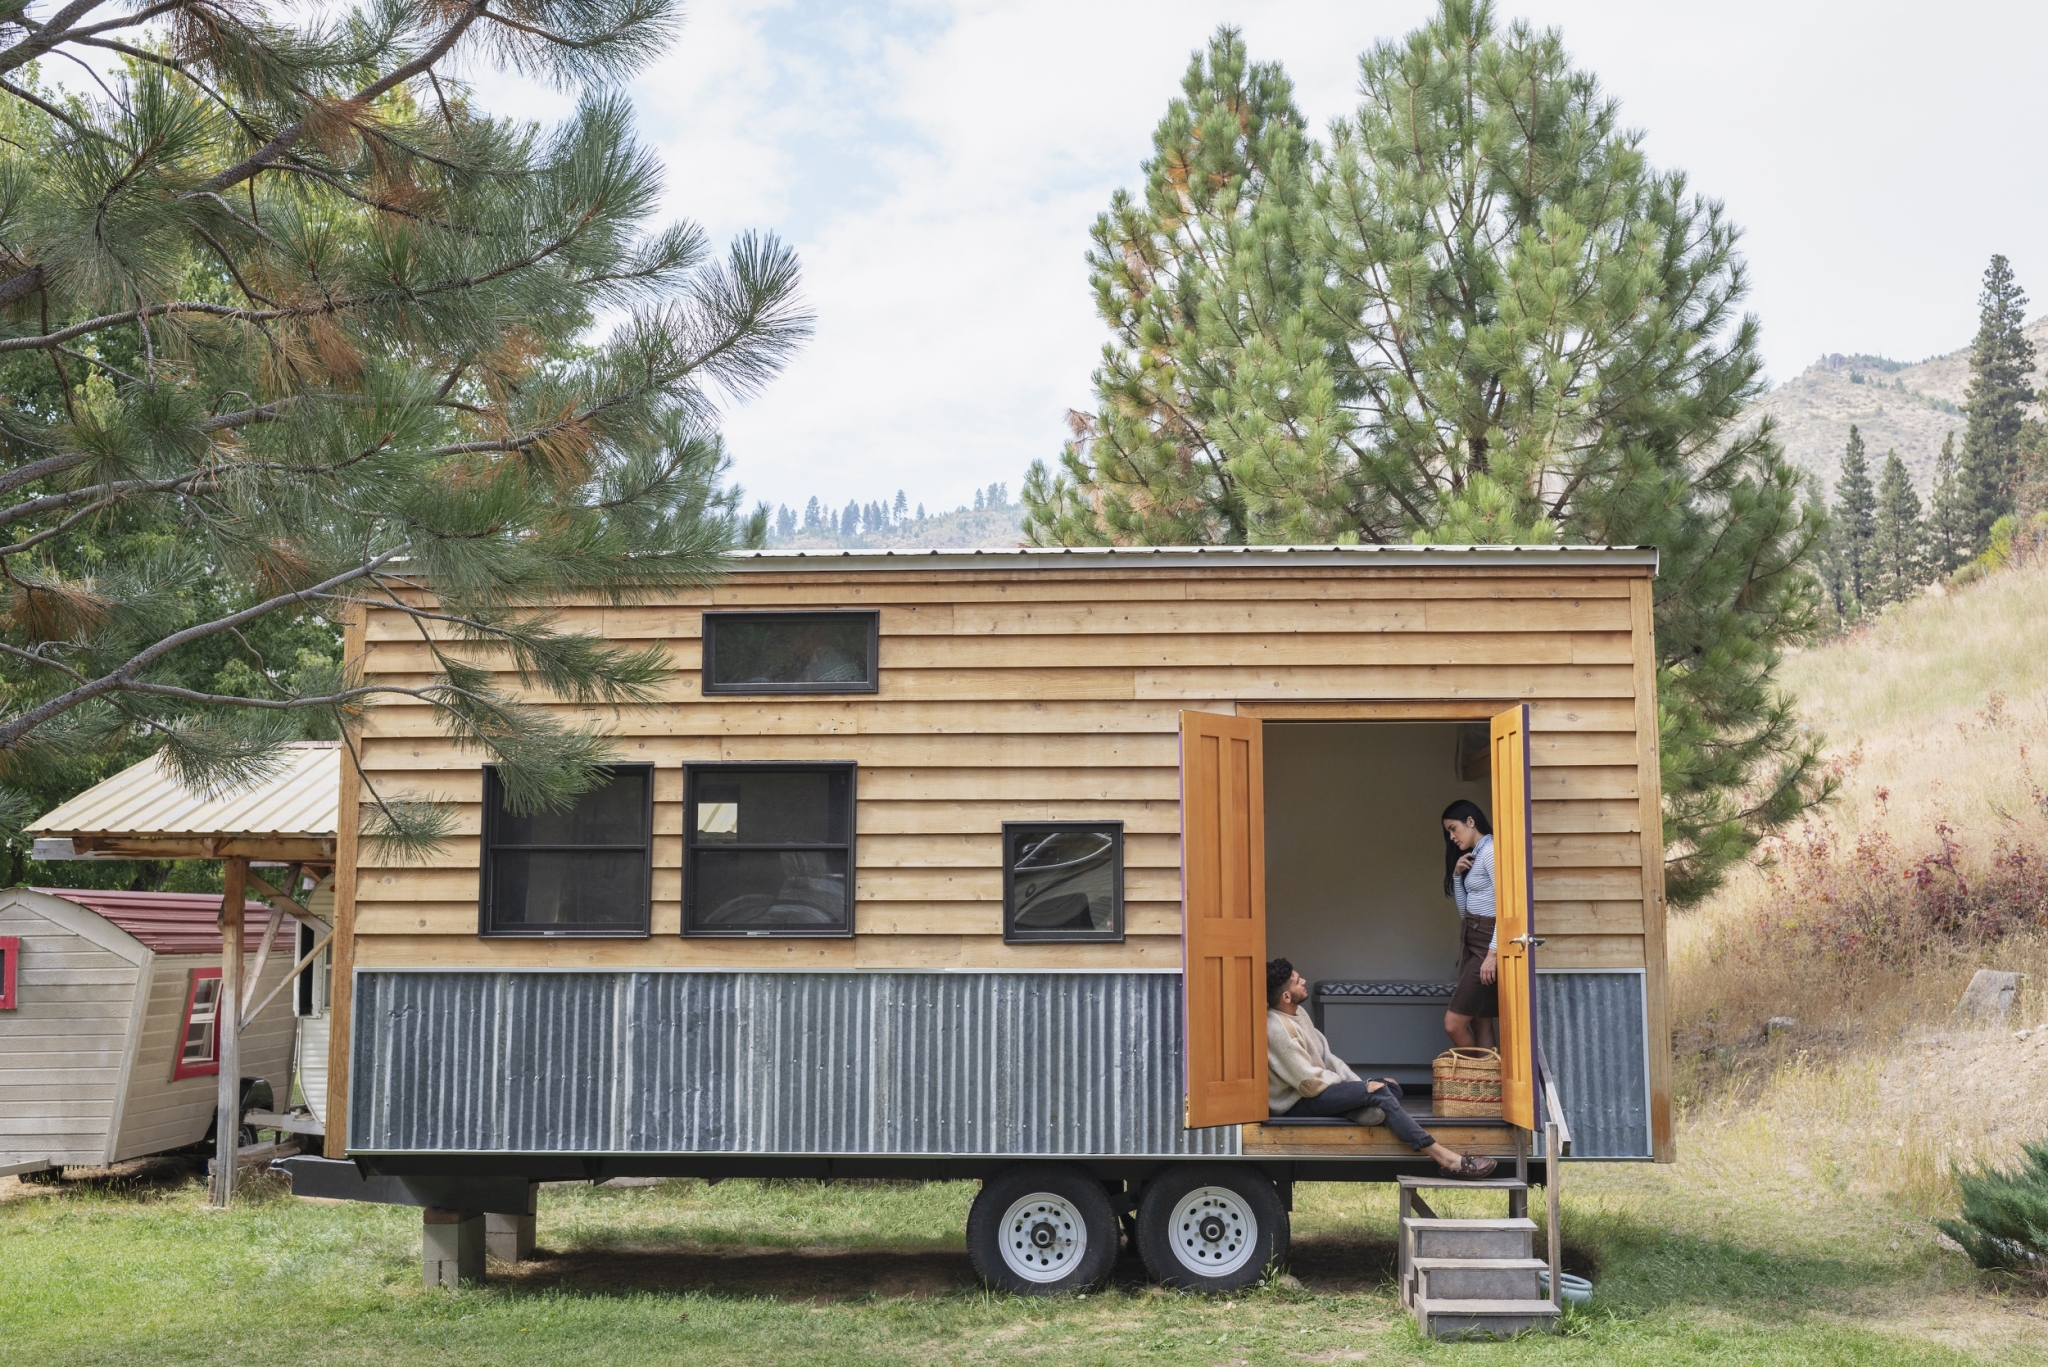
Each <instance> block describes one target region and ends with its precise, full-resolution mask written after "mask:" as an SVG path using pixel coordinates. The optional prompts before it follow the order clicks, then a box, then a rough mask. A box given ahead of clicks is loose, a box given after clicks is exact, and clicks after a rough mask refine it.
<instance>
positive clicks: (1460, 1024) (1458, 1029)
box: [1444, 1011, 1476, 1049]
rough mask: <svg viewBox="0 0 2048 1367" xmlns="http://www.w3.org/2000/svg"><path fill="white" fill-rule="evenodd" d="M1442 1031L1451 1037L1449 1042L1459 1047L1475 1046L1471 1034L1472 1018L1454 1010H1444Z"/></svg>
mask: <svg viewBox="0 0 2048 1367" xmlns="http://www.w3.org/2000/svg"><path fill="white" fill-rule="evenodd" d="M1444 1033H1445V1034H1446V1035H1449V1036H1450V1037H1451V1043H1452V1044H1454V1045H1456V1046H1457V1047H1458V1048H1460V1049H1471V1048H1475V1047H1476V1045H1475V1044H1474V1038H1473V1034H1472V1018H1471V1017H1470V1016H1461V1015H1459V1014H1458V1013H1457V1012H1455V1011H1446V1012H1444Z"/></svg>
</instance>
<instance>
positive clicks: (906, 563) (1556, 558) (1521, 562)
mask: <svg viewBox="0 0 2048 1367" xmlns="http://www.w3.org/2000/svg"><path fill="white" fill-rule="evenodd" d="M1368 564H1377V565H1378V566H1380V567H1384V568H1390V569H1391V568H1397V567H1398V568H1402V569H1413V568H1421V567H1424V566H1428V567H1431V568H1435V567H1437V566H1444V567H1451V566H1458V565H1463V566H1467V567H1470V568H1475V569H1476V568H1492V569H1506V568H1517V569H1520V568H1534V567H1543V568H1553V569H1564V568H1583V567H1589V566H1636V567H1640V568H1646V569H1648V570H1649V571H1650V572H1651V573H1652V574H1654V573H1656V571H1657V548H1656V547H1655V546H1002V547H989V548H985V549H973V548H961V549H956V550H843V551H841V550H815V551H803V550H786V549H785V550H765V551H735V552H733V554H732V556H731V558H730V562H729V564H728V568H729V569H731V570H732V571H734V572H735V573H741V574H744V573H747V572H749V571H753V572H762V571H769V572H778V571H779V572H788V571H790V570H806V569H816V570H824V569H839V570H849V569H857V570H932V569H1022V570H1032V569H1042V570H1049V569H1053V568H1056V567H1058V568H1066V569H1110V568H1115V569H1190V568H1194V567H1197V566H1201V567H1215V568H1225V567H1229V568H1248V567H1265V568H1288V569H1299V568H1304V567H1311V566H1338V565H1343V566H1353V567H1355V566H1363V565H1368Z"/></svg>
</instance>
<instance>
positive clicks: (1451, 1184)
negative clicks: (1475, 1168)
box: [1400, 1177, 1529, 1191]
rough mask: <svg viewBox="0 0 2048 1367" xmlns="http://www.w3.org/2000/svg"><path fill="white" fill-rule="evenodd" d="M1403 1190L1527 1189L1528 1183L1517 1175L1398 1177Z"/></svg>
mask: <svg viewBox="0 0 2048 1367" xmlns="http://www.w3.org/2000/svg"><path fill="white" fill-rule="evenodd" d="M1400 1182H1401V1186H1402V1188H1403V1189H1404V1190H1407V1191H1414V1190H1416V1189H1417V1188H1422V1187H1426V1188H1428V1189H1429V1190H1431V1191H1437V1190H1442V1191H1453V1190H1456V1189H1457V1188H1459V1187H1471V1188H1472V1189H1473V1190H1475V1191H1527V1190H1528V1189H1529V1184H1528V1183H1527V1182H1524V1181H1523V1180H1522V1179H1521V1178H1519V1177H1476V1178H1472V1179H1471V1180H1469V1181H1468V1180H1467V1179H1465V1178H1462V1177H1403V1178H1401V1179H1400Z"/></svg>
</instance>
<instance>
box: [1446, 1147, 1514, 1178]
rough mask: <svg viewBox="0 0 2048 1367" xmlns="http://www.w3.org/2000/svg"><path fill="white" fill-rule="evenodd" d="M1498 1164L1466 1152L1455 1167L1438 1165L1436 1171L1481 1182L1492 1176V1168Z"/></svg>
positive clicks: (1448, 1175)
mask: <svg viewBox="0 0 2048 1367" xmlns="http://www.w3.org/2000/svg"><path fill="white" fill-rule="evenodd" d="M1499 1166H1500V1164H1499V1163H1498V1162H1496V1161H1494V1160H1493V1159H1491V1158H1483V1157H1481V1156H1480V1155H1478V1154H1476V1153H1468V1154H1466V1155H1465V1156H1464V1157H1463V1158H1462V1159H1460V1160H1459V1161H1458V1166H1457V1167H1455V1168H1441V1167H1440V1168H1438V1169H1437V1171H1438V1172H1440V1173H1442V1174H1443V1175H1444V1176H1445V1177H1458V1178H1462V1179H1464V1180H1465V1181H1468V1182H1481V1181H1484V1180H1486V1179H1487V1178H1489V1177H1491V1176H1493V1170H1494V1169H1495V1168H1498V1167H1499Z"/></svg>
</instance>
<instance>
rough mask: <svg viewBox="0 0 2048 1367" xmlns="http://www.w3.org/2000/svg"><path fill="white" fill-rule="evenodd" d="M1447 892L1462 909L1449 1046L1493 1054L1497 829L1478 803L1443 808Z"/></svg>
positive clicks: (1497, 1003)
mask: <svg viewBox="0 0 2048 1367" xmlns="http://www.w3.org/2000/svg"><path fill="white" fill-rule="evenodd" d="M1443 823H1444V891H1445V892H1446V893H1448V894H1450V896H1451V897H1452V898H1454V899H1455V900H1456V901H1457V903H1458V943H1459V946H1460V951H1459V955H1458V987H1457V990H1456V991H1455V992H1453V993H1452V994H1451V1005H1450V1009H1448V1010H1447V1011H1445V1012H1444V1033H1445V1034H1448V1035H1449V1036H1450V1037H1451V1043H1452V1044H1456V1045H1462V1046H1464V1047H1467V1048H1471V1047H1474V1046H1478V1047H1482V1048H1491V1047H1492V1046H1493V1044H1494V1042H1495V1039H1496V1032H1495V1028H1494V1019H1495V1017H1497V1016H1499V1015H1500V994H1499V991H1498V990H1497V988H1496V986H1495V982H1496V979H1497V978H1498V977H1499V959H1498V951H1499V948H1500V946H1499V942H1498V937H1497V935H1496V933H1495V929H1494V907H1493V823H1492V822H1491V821H1488V820H1487V819H1486V813H1485V812H1484V811H1482V810H1480V807H1479V804H1478V803H1476V802H1468V801H1466V800H1465V799H1464V798H1459V799H1458V800H1457V801H1456V802H1453V803H1452V804H1451V805H1450V806H1448V807H1446V808H1444V816H1443Z"/></svg>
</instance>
